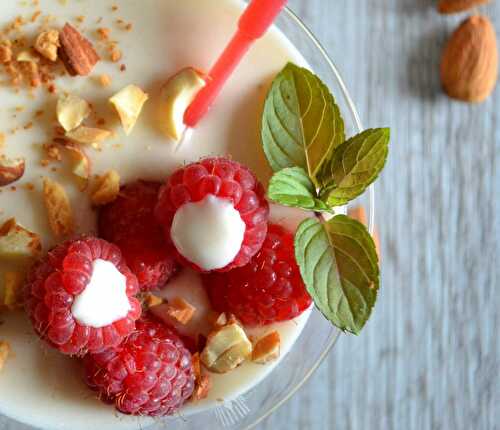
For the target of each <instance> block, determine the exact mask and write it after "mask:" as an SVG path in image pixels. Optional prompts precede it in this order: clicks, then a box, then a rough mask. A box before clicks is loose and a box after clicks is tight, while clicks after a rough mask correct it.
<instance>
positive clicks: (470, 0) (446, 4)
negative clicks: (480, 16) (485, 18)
mask: <svg viewBox="0 0 500 430" xmlns="http://www.w3.org/2000/svg"><path fill="white" fill-rule="evenodd" d="M489 1H490V0H440V1H439V3H438V11H439V13H445V14H448V13H457V12H463V11H465V10H469V9H472V8H473V7H476V6H479V5H482V4H486V3H489Z"/></svg>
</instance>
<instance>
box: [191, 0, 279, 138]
mask: <svg viewBox="0 0 500 430" xmlns="http://www.w3.org/2000/svg"><path fill="white" fill-rule="evenodd" d="M287 1H288V0H252V1H251V2H250V4H249V5H248V7H247V8H246V9H245V12H244V13H243V15H242V16H241V18H240V20H239V23H238V31H237V32H236V34H235V35H234V36H233V38H232V39H231V41H230V42H229V44H228V45H227V47H226V49H225V50H224V52H223V53H222V55H221V56H220V57H219V59H218V60H217V62H216V63H215V64H214V66H213V67H212V70H210V73H209V74H208V76H207V79H206V80H207V84H206V85H205V87H203V89H201V90H200V91H199V92H198V94H197V95H196V97H195V99H194V100H193V102H192V103H191V105H190V106H189V107H188V109H187V110H186V113H185V114H184V124H186V126H188V127H191V128H193V127H195V126H196V124H198V122H199V121H200V119H201V118H202V117H203V116H204V115H205V114H206V113H207V111H208V110H209V109H210V106H212V104H213V102H214V100H215V98H216V97H217V96H218V94H219V93H220V91H221V90H222V87H223V86H224V84H225V83H226V81H227V80H228V78H229V77H230V76H231V74H232V73H233V71H234V69H235V68H236V66H237V65H238V63H239V62H240V61H241V59H242V58H243V56H244V55H245V54H246V52H247V51H248V50H249V49H250V46H251V45H252V43H253V42H255V41H256V40H257V39H259V38H260V37H262V36H263V35H264V33H265V32H266V31H267V29H268V28H269V27H270V26H271V24H272V23H273V22H274V20H275V19H276V17H277V16H278V15H279V13H280V12H281V10H282V9H283V8H284V7H285V5H286V3H287Z"/></svg>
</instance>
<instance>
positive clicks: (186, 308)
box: [165, 297, 196, 325]
mask: <svg viewBox="0 0 500 430" xmlns="http://www.w3.org/2000/svg"><path fill="white" fill-rule="evenodd" d="M165 312H166V314H167V315H168V316H169V317H170V318H172V319H174V320H175V321H177V322H179V323H181V324H183V325H186V324H187V323H189V321H191V319H192V318H193V315H194V313H195V312H196V308H195V307H194V306H193V305H191V304H190V303H188V302H187V301H186V300H184V299H183V298H181V297H176V298H174V299H172V300H169V302H168V303H167V306H166V308H165Z"/></svg>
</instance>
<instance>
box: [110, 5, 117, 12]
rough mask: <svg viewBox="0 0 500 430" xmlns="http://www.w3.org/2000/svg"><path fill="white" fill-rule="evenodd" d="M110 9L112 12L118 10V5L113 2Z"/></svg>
mask: <svg viewBox="0 0 500 430" xmlns="http://www.w3.org/2000/svg"><path fill="white" fill-rule="evenodd" d="M111 10H112V11H113V12H116V11H117V10H118V6H117V5H115V4H114V5H113V6H111Z"/></svg>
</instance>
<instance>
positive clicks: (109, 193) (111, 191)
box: [90, 170, 120, 206]
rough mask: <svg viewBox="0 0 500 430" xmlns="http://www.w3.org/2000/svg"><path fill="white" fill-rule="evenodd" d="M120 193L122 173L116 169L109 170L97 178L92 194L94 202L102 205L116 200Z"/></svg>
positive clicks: (96, 204)
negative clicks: (119, 173)
mask: <svg viewBox="0 0 500 430" xmlns="http://www.w3.org/2000/svg"><path fill="white" fill-rule="evenodd" d="M119 193H120V175H118V173H117V172H116V171H115V170H109V171H108V172H106V173H105V174H104V175H102V176H100V177H98V178H97V180H96V183H95V185H94V189H93V192H92V195H91V197H90V199H91V201H92V204H94V205H95V206H101V205H105V204H108V203H111V202H112V201H114V200H115V199H116V198H117V197H118V194H119Z"/></svg>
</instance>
